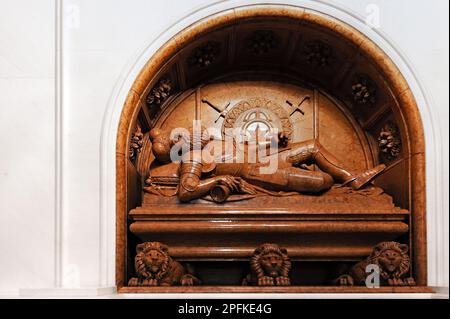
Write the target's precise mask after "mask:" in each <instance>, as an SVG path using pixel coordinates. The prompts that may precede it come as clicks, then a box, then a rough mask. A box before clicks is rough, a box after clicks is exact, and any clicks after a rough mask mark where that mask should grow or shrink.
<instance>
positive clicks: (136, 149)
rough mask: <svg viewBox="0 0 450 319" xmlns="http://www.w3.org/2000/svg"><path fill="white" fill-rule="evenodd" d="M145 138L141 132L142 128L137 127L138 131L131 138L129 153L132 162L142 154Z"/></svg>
mask: <svg viewBox="0 0 450 319" xmlns="http://www.w3.org/2000/svg"><path fill="white" fill-rule="evenodd" d="M143 138H144V134H143V133H142V131H141V127H140V126H137V127H136V130H135V131H134V132H133V134H132V136H131V141H130V152H129V158H130V160H132V161H134V160H135V159H136V158H137V156H138V154H139V153H140V152H141V149H142V146H143V144H144V141H143Z"/></svg>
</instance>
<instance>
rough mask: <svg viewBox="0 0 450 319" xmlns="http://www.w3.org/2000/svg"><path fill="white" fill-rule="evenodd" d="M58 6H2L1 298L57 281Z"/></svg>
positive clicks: (48, 1)
mask: <svg viewBox="0 0 450 319" xmlns="http://www.w3.org/2000/svg"><path fill="white" fill-rule="evenodd" d="M54 21H55V15H54V1H52V0H41V1H26V0H20V1H17V0H7V1H5V0H1V1H0V293H9V292H15V291H16V290H17V289H18V288H19V287H24V288H27V287H29V288H32V287H39V286H49V285H53V280H54V271H55V267H54V240H55V237H54V224H53V220H54V213H55V211H54V197H55V196H54V194H55V187H54V179H55V175H54V172H55V168H54V167H55V161H54V153H55V148H54V139H55V135H54V131H55V114H54V95H55V90H54V73H55V69H54V56H55V54H54Z"/></svg>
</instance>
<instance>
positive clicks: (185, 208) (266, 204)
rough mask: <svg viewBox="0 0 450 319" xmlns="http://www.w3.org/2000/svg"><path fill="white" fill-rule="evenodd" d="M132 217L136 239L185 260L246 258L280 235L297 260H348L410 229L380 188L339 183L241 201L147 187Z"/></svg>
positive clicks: (404, 216)
mask: <svg viewBox="0 0 450 319" xmlns="http://www.w3.org/2000/svg"><path fill="white" fill-rule="evenodd" d="M130 218H131V219H132V221H133V223H132V224H131V225H130V230H131V232H132V233H133V234H135V235H136V236H137V237H139V239H141V240H142V241H152V240H155V239H158V240H160V241H163V242H165V243H166V244H168V245H169V246H170V250H171V254H172V256H174V257H176V258H178V259H182V260H197V259H201V260H210V261H213V260H248V258H249V257H250V256H251V254H252V252H253V250H254V248H255V247H256V246H258V245H260V244H261V243H264V242H277V243H278V244H280V245H282V246H283V247H285V248H286V249H287V250H288V251H289V255H290V256H291V258H293V259H294V260H329V261H330V260H331V261H332V260H347V261H351V260H360V259H362V258H363V257H365V256H367V255H369V253H370V251H371V249H372V247H373V246H374V245H376V244H377V243H379V242H382V241H390V240H394V239H397V238H399V237H400V236H401V235H404V234H406V233H408V223H407V221H408V218H409V213H408V212H407V211H405V210H402V209H400V208H398V207H395V206H394V204H393V203H392V198H391V197H390V196H389V195H387V194H385V193H383V191H382V190H381V189H380V188H377V187H372V188H370V189H365V190H362V191H353V190H351V189H350V188H348V187H336V188H333V189H331V190H329V191H327V192H326V193H325V194H321V195H320V196H317V195H300V194H299V195H293V196H287V197H283V198H276V197H271V196H259V197H257V198H252V199H248V200H246V202H245V206H243V205H242V201H238V202H234V203H227V205H226V206H224V205H223V204H215V203H211V202H208V201H206V200H197V201H196V202H195V203H192V202H191V203H189V204H180V203H179V202H178V201H177V199H176V198H175V197H158V196H155V195H152V194H145V195H144V200H143V204H142V206H141V207H138V208H136V209H133V210H132V211H131V212H130Z"/></svg>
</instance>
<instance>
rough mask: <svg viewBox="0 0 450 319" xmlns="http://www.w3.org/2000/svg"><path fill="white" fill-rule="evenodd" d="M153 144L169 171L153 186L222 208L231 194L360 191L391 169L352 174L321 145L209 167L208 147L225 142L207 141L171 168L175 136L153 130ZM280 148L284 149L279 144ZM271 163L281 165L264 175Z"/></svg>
mask: <svg viewBox="0 0 450 319" xmlns="http://www.w3.org/2000/svg"><path fill="white" fill-rule="evenodd" d="M150 139H151V140H152V151H153V154H154V156H155V158H156V159H157V160H158V161H159V162H160V163H164V164H165V165H161V166H159V167H156V168H155V169H153V170H152V171H151V173H150V177H149V178H148V179H147V181H146V182H147V184H149V185H155V184H158V183H159V184H160V185H164V184H167V185H169V184H171V183H172V184H174V183H177V185H178V190H177V196H178V198H179V200H180V201H182V202H188V201H191V200H193V199H197V198H201V197H204V196H206V195H211V197H212V198H213V200H215V201H216V202H222V201H225V200H226V198H227V197H228V194H229V193H234V194H255V192H257V191H262V192H266V193H267V194H273V195H274V194H276V192H280V191H282V192H297V193H320V192H323V191H325V190H328V189H330V188H331V187H332V186H333V185H334V184H335V183H340V184H343V185H347V186H350V187H352V188H353V189H355V190H357V189H360V188H362V187H364V186H365V185H367V184H368V183H369V182H371V181H372V180H373V178H374V177H376V176H377V175H378V174H380V173H381V172H382V171H383V170H384V169H385V165H384V164H381V165H378V166H376V167H374V168H371V169H368V170H366V171H364V172H362V173H355V172H352V171H350V170H347V169H345V168H344V165H343V164H342V163H340V162H339V161H338V160H337V159H336V158H335V157H334V156H333V155H332V154H331V153H330V152H328V151H327V150H326V149H325V148H324V147H323V146H322V145H321V144H320V143H319V141H317V140H308V141H304V142H300V143H291V144H287V145H286V146H285V147H281V148H278V149H277V151H276V152H275V153H273V154H270V153H269V154H265V155H264V160H261V159H260V160H258V161H256V162H254V163H252V162H249V161H247V160H245V159H246V158H247V155H245V156H244V160H243V161H242V160H241V161H239V160H234V159H235V158H231V161H230V158H227V156H226V154H225V153H223V155H222V158H219V159H214V161H212V162H208V163H205V162H204V161H203V160H202V155H203V154H204V149H205V147H209V149H211V150H213V149H214V143H223V141H210V140H209V139H205V138H202V137H201V138H199V139H200V143H192V142H191V143H190V147H189V151H188V152H186V153H185V154H183V156H182V159H181V161H180V162H170V152H171V147H172V146H173V145H174V142H172V141H171V140H170V138H169V133H167V132H164V131H162V130H160V129H153V130H152V131H150ZM191 140H195V139H193V138H191ZM278 141H280V139H278ZM211 145H212V147H211ZM279 145H282V143H280V142H279ZM235 147H236V145H235ZM244 148H245V149H244V153H245V154H248V153H249V147H248V146H244ZM221 149H224V150H225V148H221ZM202 151H203V152H202ZM274 157H276V158H274ZM271 160H275V161H276V162H277V168H276V170H275V171H274V172H271V173H269V174H262V173H261V168H262V167H264V165H266V164H264V163H270V161H271ZM312 164H315V165H317V167H318V168H319V169H320V171H319V170H315V171H313V170H309V169H305V168H304V166H305V165H312ZM145 190H147V191H150V192H151V191H152V190H151V189H149V188H146V189H145Z"/></svg>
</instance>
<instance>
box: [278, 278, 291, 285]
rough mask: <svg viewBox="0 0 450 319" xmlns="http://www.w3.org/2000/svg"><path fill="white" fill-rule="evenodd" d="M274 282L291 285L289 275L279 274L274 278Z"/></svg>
mask: <svg viewBox="0 0 450 319" xmlns="http://www.w3.org/2000/svg"><path fill="white" fill-rule="evenodd" d="M275 282H276V284H277V286H290V285H291V280H290V279H289V277H285V276H280V277H277V278H275Z"/></svg>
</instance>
